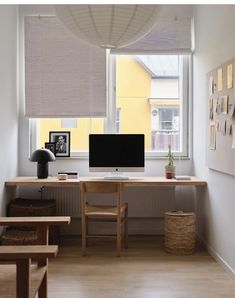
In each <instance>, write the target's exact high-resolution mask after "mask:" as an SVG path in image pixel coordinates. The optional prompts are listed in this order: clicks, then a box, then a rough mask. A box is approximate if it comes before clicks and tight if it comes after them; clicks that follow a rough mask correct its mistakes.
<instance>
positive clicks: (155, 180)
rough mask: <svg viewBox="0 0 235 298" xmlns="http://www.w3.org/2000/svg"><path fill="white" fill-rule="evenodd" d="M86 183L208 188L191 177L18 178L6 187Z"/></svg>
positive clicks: (201, 180) (59, 185) (71, 185)
mask: <svg viewBox="0 0 235 298" xmlns="http://www.w3.org/2000/svg"><path fill="white" fill-rule="evenodd" d="M86 181H97V182H101V181H107V182H110V183H112V182H116V183H117V182H119V183H122V184H123V185H124V186H178V185H185V186H190V185H191V186H206V185H207V183H206V181H205V180H203V179H201V178H198V177H191V180H176V179H166V178H164V177H131V178H130V179H125V180H107V179H104V178H102V177H80V178H79V179H67V180H58V179H57V178H56V177H49V178H47V179H38V178H36V177H16V178H13V179H10V180H8V181H6V182H5V185H6V187H17V186H38V187H42V186H45V187H79V186H80V182H86Z"/></svg>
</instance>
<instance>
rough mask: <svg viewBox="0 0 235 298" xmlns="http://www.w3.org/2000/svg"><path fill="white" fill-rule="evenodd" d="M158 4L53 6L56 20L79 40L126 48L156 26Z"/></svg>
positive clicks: (103, 46) (102, 45)
mask: <svg viewBox="0 0 235 298" xmlns="http://www.w3.org/2000/svg"><path fill="white" fill-rule="evenodd" d="M160 10H161V5H56V6H55V12H56V15H57V17H58V18H59V19H60V20H61V21H62V23H64V25H65V26H66V27H67V28H68V29H69V30H70V31H71V32H73V33H74V34H75V35H77V36H78V37H79V38H81V39H83V40H85V41H87V42H89V43H91V44H94V45H96V46H99V47H102V48H110V49H113V48H120V47H123V46H126V45H129V44H131V43H133V42H135V41H137V40H138V39H140V38H141V37H143V36H144V35H145V34H147V33H148V32H149V31H150V30H151V29H152V27H153V26H154V25H155V23H156V22H157V19H158V15H159V12H160Z"/></svg>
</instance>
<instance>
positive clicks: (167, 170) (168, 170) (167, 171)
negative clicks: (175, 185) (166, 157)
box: [165, 166, 175, 179]
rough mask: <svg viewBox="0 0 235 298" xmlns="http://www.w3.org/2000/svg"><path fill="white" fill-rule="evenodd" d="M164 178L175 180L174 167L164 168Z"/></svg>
mask: <svg viewBox="0 0 235 298" xmlns="http://www.w3.org/2000/svg"><path fill="white" fill-rule="evenodd" d="M165 177H166V179H173V178H175V166H165Z"/></svg>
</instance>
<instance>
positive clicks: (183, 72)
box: [29, 50, 192, 159]
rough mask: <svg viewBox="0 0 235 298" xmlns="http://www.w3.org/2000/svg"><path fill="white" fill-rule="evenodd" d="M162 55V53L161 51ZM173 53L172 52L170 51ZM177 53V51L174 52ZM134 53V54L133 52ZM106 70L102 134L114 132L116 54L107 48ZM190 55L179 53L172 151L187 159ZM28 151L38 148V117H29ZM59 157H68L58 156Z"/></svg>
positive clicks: (163, 155)
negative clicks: (176, 145) (176, 138)
mask: <svg viewBox="0 0 235 298" xmlns="http://www.w3.org/2000/svg"><path fill="white" fill-rule="evenodd" d="M161 54H162V55H164V53H161ZM171 54H174V53H171ZM175 54H176V55H177V53H175ZM133 55H134V54H133ZM106 57H107V58H106V61H107V65H106V70H107V81H106V84H107V117H106V118H104V134H106V133H116V54H110V51H109V50H107V54H106ZM191 64H192V55H190V54H186V55H180V75H179V84H180V87H179V91H180V92H179V98H180V99H181V98H182V100H183V104H181V105H180V115H182V117H181V119H182V121H180V131H182V138H181V145H180V146H181V148H182V151H181V152H174V154H175V157H176V158H182V159H189V158H190V152H189V148H190V134H189V128H190V127H191V125H190V121H191V120H190V115H189V111H190V105H191V81H192V70H191ZM29 125H30V144H29V145H30V152H31V153H32V152H33V151H34V150H35V149H36V148H38V145H39V144H38V143H37V142H38V138H37V136H38V133H39V129H40V128H39V125H38V119H32V118H31V119H30V122H29ZM166 155H167V151H162V152H160V151H159V152H157V151H152V152H151V151H146V152H145V158H146V159H166V158H167V156H166ZM88 157H89V155H88V151H87V152H82V151H77V152H71V153H70V158H78V159H79V158H81V159H87V158H88ZM60 159H68V157H67V158H60Z"/></svg>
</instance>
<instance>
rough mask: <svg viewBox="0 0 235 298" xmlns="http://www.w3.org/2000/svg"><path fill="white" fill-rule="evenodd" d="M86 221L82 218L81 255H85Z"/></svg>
mask: <svg viewBox="0 0 235 298" xmlns="http://www.w3.org/2000/svg"><path fill="white" fill-rule="evenodd" d="M86 233H87V219H86V217H85V216H83V217H82V255H83V256H85V255H86V240H87V235H86Z"/></svg>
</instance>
